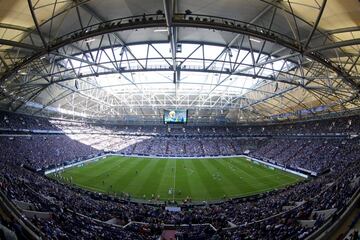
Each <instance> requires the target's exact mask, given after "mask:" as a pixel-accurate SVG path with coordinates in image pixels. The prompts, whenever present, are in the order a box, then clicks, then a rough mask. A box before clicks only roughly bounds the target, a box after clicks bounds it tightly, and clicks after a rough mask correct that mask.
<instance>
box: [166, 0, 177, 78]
mask: <svg viewBox="0 0 360 240" xmlns="http://www.w3.org/2000/svg"><path fill="white" fill-rule="evenodd" d="M174 2H175V0H163V3H164V10H165V20H166V26H167V28H168V39H169V41H170V48H171V57H172V63H173V64H172V68H173V71H174V76H173V81H174V83H175V84H176V83H177V80H178V79H177V67H176V45H177V39H176V29H175V26H174V25H173V15H174V6H175V4H174Z"/></svg>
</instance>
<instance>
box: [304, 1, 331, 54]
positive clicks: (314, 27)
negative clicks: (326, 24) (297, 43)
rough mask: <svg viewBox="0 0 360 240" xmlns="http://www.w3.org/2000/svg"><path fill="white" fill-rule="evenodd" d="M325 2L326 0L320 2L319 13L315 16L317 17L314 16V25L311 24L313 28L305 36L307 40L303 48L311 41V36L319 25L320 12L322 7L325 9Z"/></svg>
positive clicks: (322, 9)
mask: <svg viewBox="0 0 360 240" xmlns="http://www.w3.org/2000/svg"><path fill="white" fill-rule="evenodd" d="M326 2H327V0H323V2H322V5H321V8H320V11H319V14H318V16H317V18H316V21H315V23H314V25H313V28H312V30H311V32H310V34H309V36H308V38H307V40H306V43H305V45H304V46H303V48H304V49H306V48H307V47H308V46H309V43H310V41H311V38H312V37H313V35H314V33H315V31H316V29H317V27H318V25H319V22H320V20H321V17H322V14H323V12H324V9H325V6H326Z"/></svg>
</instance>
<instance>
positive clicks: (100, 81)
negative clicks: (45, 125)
mask: <svg viewBox="0 0 360 240" xmlns="http://www.w3.org/2000/svg"><path fill="white" fill-rule="evenodd" d="M86 2H87V1H74V2H72V1H70V2H69V4H68V5H67V7H65V8H64V9H62V10H61V11H55V10H56V4H57V1H55V2H54V3H53V9H54V10H53V13H52V16H51V17H50V18H49V19H47V20H46V21H44V22H42V23H41V24H39V22H38V20H37V16H36V14H37V11H38V9H41V6H36V5H37V4H38V3H36V4H35V5H34V3H33V2H32V1H31V0H28V5H29V9H30V13H31V15H32V18H33V21H34V25H35V28H34V29H32V30H31V29H28V28H23V27H20V26H14V25H8V24H0V28H4V29H12V30H14V31H21V32H24V33H25V35H24V37H23V38H22V40H21V41H12V40H8V39H0V45H4V46H7V48H6V49H5V50H4V53H3V54H0V74H1V75H0V84H1V85H0V87H1V88H0V103H1V105H2V106H5V107H6V108H8V109H11V110H13V111H17V110H21V111H34V112H35V113H36V114H46V112H48V111H59V112H61V111H60V110H61V109H63V110H67V111H70V112H71V113H72V114H73V115H74V116H75V115H79V116H89V117H90V116H92V117H96V118H106V117H114V116H130V115H142V116H148V117H150V118H154V117H159V116H160V111H158V110H159V109H161V108H166V107H169V106H171V107H176V108H190V109H194V110H196V111H198V110H199V109H200V110H201V109H203V110H206V111H207V114H208V115H209V116H214V117H215V116H216V115H222V114H223V115H226V114H228V113H229V111H235V112H237V118H238V119H240V118H241V119H245V120H267V119H270V120H274V119H279V118H280V119H281V118H291V117H295V118H298V117H301V116H302V115H313V116H315V115H317V114H318V113H321V114H322V113H324V112H339V111H352V110H354V109H357V108H358V105H359V103H358V92H359V90H360V85H359V78H360V76H359V71H358V67H359V66H358V65H359V53H357V54H351V53H349V51H347V49H345V48H349V47H350V48H352V47H355V46H356V45H359V44H360V39H355V38H354V39H349V40H344V41H336V40H334V37H333V35H334V34H337V33H344V32H352V31H359V28H356V27H355V28H346V29H339V30H337V31H336V30H333V31H331V32H321V31H319V30H318V24H319V22H320V20H321V16H322V14H323V11H324V8H325V6H326V2H327V1H326V0H324V1H323V2H322V5H321V6H320V5H319V8H318V16H317V18H316V21H315V23H314V24H309V23H307V22H305V21H304V20H303V19H301V18H299V17H298V16H296V15H295V14H294V13H293V11H292V9H291V5H290V8H289V9H284V8H280V7H279V6H278V5H277V4H276V3H275V1H274V2H267V1H264V2H266V3H267V4H268V5H267V6H266V7H265V8H264V9H263V10H262V11H260V12H259V13H258V14H257V16H255V17H254V18H252V19H251V20H249V21H240V20H235V19H229V18H223V17H217V16H209V15H199V14H192V13H178V12H177V11H178V10H177V8H178V7H177V5H178V3H177V1H176V0H163V10H162V11H159V12H158V13H156V14H143V15H138V16H130V17H124V18H117V19H111V20H106V19H105V18H104V17H102V16H100V15H99V14H98V13H97V12H96V10H94V9H92V8H91V7H90V6H89V5H88V4H86ZM289 4H290V3H289ZM69 12H73V13H74V14H75V15H76V18H77V19H78V23H79V27H78V29H76V30H74V31H71V32H65V33H64V34H62V35H61V34H59V32H60V31H59V29H61V27H62V24H61V21H60V20H59V19H60V17H61V16H62V15H63V14H67V13H69ZM284 13H286V14H288V15H289V17H291V18H293V21H289V23H288V24H289V29H291V30H292V32H293V37H290V36H289V35H287V34H285V33H282V32H279V31H278V30H277V29H276V26H274V25H275V24H274V21H275V20H276V18H277V16H278V14H284ZM262 18H266V19H267V21H264V22H265V23H263V22H260V21H259V20H261V19H262ZM291 18H290V19H291ZM59 21H60V22H59ZM300 22H301V23H302V24H305V25H309V30H310V31H309V32H310V33H309V34H308V35H307V36H306V37H300V34H299V28H300V27H299V24H300ZM54 26H57V29H54ZM149 29H150V31H154V29H158V30H159V29H160V30H163V29H166V30H167V38H166V39H162V40H151V41H149V40H147V41H134V42H125V41H124V40H123V38H122V37H121V33H123V32H129V31H138V30H139V31H140V30H149ZM181 29H200V30H204V31H205V29H206V30H212V31H223V32H226V33H229V34H233V37H232V38H231V39H230V40H229V41H228V42H227V43H225V44H220V43H214V42H210V41H203V40H202V41H189V40H181V39H179V37H178V36H179V31H180V30H181ZM55 33H56V34H55ZM313 41H317V42H318V44H314V43H313ZM166 46H167V47H166ZM164 48H168V49H166V50H164ZM139 49H142V50H143V52H141V53H139ZM169 49H170V50H169ZM182 49H188V50H187V51H185V50H182ZM189 49H191V50H189ZM355 49H357V48H355ZM211 51H213V52H216V54H212V55H211V54H210V55H209V52H211ZM185 52H186V54H185ZM109 79H112V80H111V81H110V80H109ZM114 79H115V80H114ZM187 79H190V80H187ZM109 81H110V82H109ZM110 83H111V84H110ZM159 86H161V87H159ZM309 99H310V100H309ZM56 109H57V110H56ZM202 114H203V113H202Z"/></svg>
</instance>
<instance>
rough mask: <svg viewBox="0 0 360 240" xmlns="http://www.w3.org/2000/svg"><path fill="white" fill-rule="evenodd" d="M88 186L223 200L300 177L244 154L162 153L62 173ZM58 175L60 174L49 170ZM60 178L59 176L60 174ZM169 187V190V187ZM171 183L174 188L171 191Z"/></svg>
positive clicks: (141, 195)
mask: <svg viewBox="0 0 360 240" xmlns="http://www.w3.org/2000/svg"><path fill="white" fill-rule="evenodd" d="M60 175H61V176H62V177H65V178H67V179H71V178H72V183H73V184H76V185H78V186H80V187H82V188H86V189H89V190H92V191H97V192H105V193H110V194H114V193H116V194H120V193H122V192H126V193H129V194H130V195H131V197H132V198H137V199H144V197H145V199H149V198H151V195H152V194H154V196H157V195H159V196H160V200H173V199H175V200H183V199H184V198H186V197H187V196H190V197H191V198H192V200H193V201H200V200H221V199H223V198H224V195H225V196H226V197H227V198H228V197H241V196H248V195H253V194H256V193H260V192H265V191H269V190H272V189H276V188H282V187H285V186H287V185H290V184H293V183H295V182H298V181H301V180H302V178H301V177H299V176H297V175H293V174H289V173H287V172H284V171H280V170H277V169H276V170H273V169H270V168H268V167H266V166H263V165H261V164H254V163H252V162H250V161H248V160H246V159H245V158H240V157H237V158H208V159H164V158H138V157H121V156H112V157H107V158H105V159H102V160H98V161H96V162H90V163H87V164H85V165H83V166H81V167H79V166H76V167H72V168H69V169H67V170H65V171H64V172H62V173H61V174H60ZM50 176H51V177H58V178H59V175H57V176H56V175H54V174H53V175H50ZM59 179H60V178H59ZM169 189H170V192H171V193H170V192H169ZM171 189H175V191H172V190H171Z"/></svg>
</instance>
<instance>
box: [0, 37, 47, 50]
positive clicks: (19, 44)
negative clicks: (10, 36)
mask: <svg viewBox="0 0 360 240" xmlns="http://www.w3.org/2000/svg"><path fill="white" fill-rule="evenodd" d="M0 45H6V46H11V47H18V48H24V49H31V50H35V51H38V50H40V48H39V47H37V46H34V45H30V44H27V43H22V42H15V41H11V40H7V39H0Z"/></svg>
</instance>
